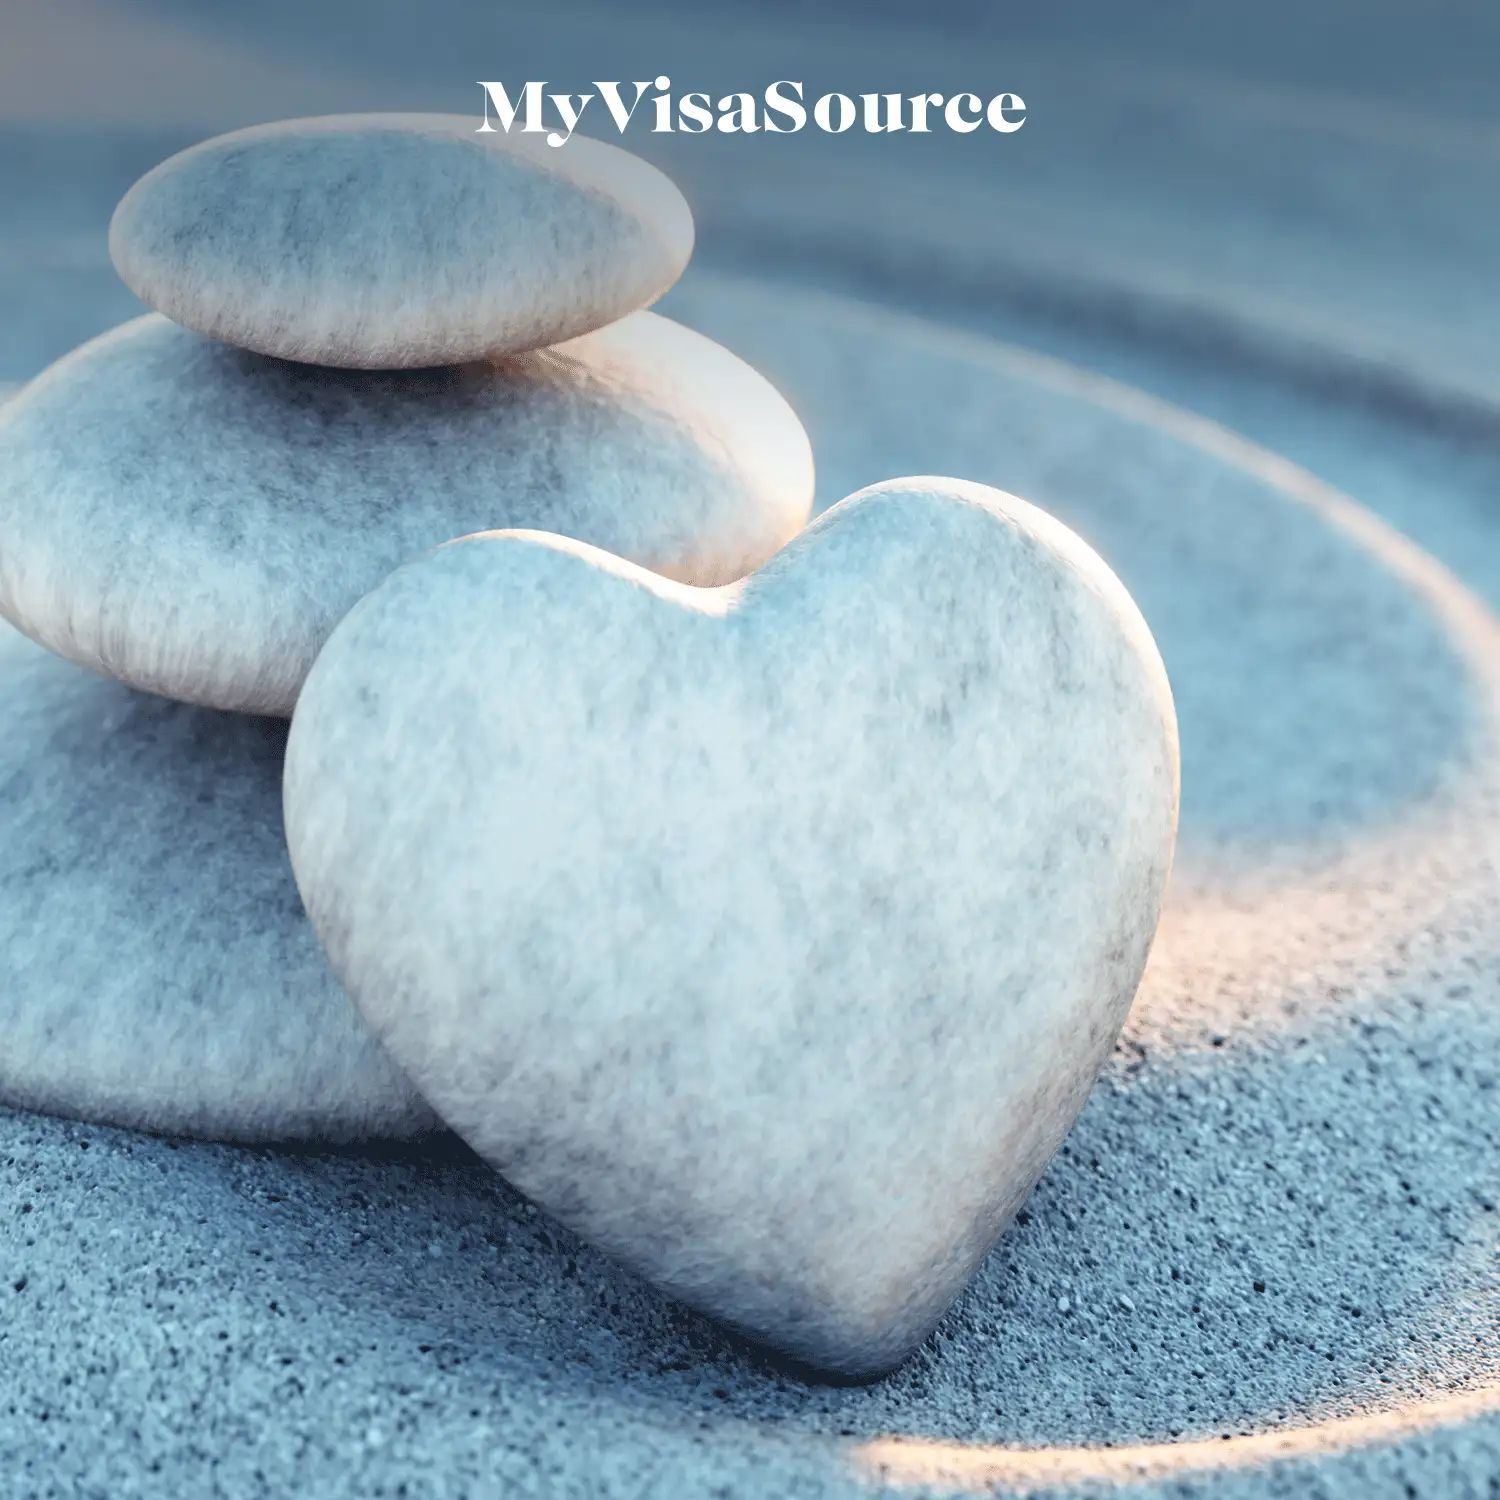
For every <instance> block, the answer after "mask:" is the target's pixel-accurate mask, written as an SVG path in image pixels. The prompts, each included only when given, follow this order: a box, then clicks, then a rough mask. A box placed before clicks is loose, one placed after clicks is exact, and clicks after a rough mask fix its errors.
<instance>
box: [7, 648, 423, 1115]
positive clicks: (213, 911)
mask: <svg viewBox="0 0 1500 1500" xmlns="http://www.w3.org/2000/svg"><path fill="white" fill-rule="evenodd" d="M0 723H3V725H4V731H3V733H0V828H3V830H4V831H3V835H0V1037H3V1039H4V1041H3V1045H0V1103H3V1104H8V1105H19V1106H22V1107H25V1108H29V1109H39V1110H45V1111H47V1112H49V1113H52V1114H62V1115H75V1116H77V1117H78V1118H80V1119H85V1120H92V1121H96V1122H102V1123H106V1124H113V1125H131V1126H136V1127H140V1128H144V1129H148V1130H159V1131H167V1132H170V1133H172V1134H174V1135H207V1136H220V1137H228V1138H231V1139H237V1140H292V1139H306V1138H311V1139H315V1140H319V1141H328V1140H353V1139H359V1138H361V1137H365V1136H371V1135H374V1136H392V1137H399V1136H410V1135H413V1134H416V1133H419V1132H421V1131H424V1130H431V1129H433V1128H435V1127H436V1124H437V1122H436V1120H435V1119H434V1118H433V1116H432V1114H431V1112H430V1111H429V1110H428V1108H427V1107H426V1105H424V1104H423V1103H422V1101H421V1099H420V1098H418V1097H417V1095H416V1094H415V1093H414V1092H413V1090H412V1088H411V1086H410V1084H408V1083H407V1081H406V1080H405V1079H404V1078H403V1077H402V1075H401V1072H400V1070H399V1069H398V1068H397V1067H396V1066H395V1064H394V1063H392V1062H391V1060H390V1058H389V1057H387V1056H386V1054H385V1053H384V1052H383V1051H382V1050H381V1049H380V1047H379V1046H378V1045H377V1044H376V1042H375V1041H374V1039H373V1038H372V1037H371V1036H370V1034H369V1032H368V1030H367V1029H366V1028H365V1026H364V1024H363V1023H362V1022H361V1021H360V1019H359V1016H358V1015H357V1014H356V1012H355V1010H354V1007H353V1006H352V1005H350V1003H349V1000H348V998H347V996H345V994H344V993H343V991H342V990H341V989H340V988H339V985H338V981H337V980H336V979H335V978H334V977H333V975H332V974H331V973H330V972H329V969H328V965H327V963H326V961H325V960H324V958H323V955H322V952H321V951H320V949H319V947H318V942H317V939H316V937H315V936H314V935H313V931H312V928H311V927H310V926H309V925H308V922H307V918H306V916H305V915H304V913H303V911H302V906H301V903H300V901H299V900H298V898H297V888H296V886H295V885H294V884H293V882H292V872H291V867H290V865H289V864H288V863H287V857H286V847H285V844H284V842H283V840H282V835H281V805H280V804H281V796H280V793H281V757H282V750H283V746H284V743H285V739H286V724H285V722H284V721H282V720H279V719H257V718H251V717H249V716H248V715H237V714H221V713H214V712H211V711H210V710H207V709H201V708H191V707H189V706H187V705H186V704H181V703H168V702H167V701H166V700H165V699H162V698H153V697H149V696H147V695H145V694H142V693H135V692H132V691H131V690H130V689H129V688H125V687H122V686H121V685H120V684H119V683H117V682H108V681H104V680H101V679H100V678H98V677H95V676H92V675H91V674H90V673H88V672H83V671H80V670H79V669H78V668H77V667H75V666H73V665H71V664H70V663H68V662H65V661H61V660H59V659H58V658H57V657H56V656H53V655H52V654H51V653H50V652H47V651H43V650H42V649H41V648H40V647H39V646H35V645H33V644H32V643H31V642H30V641H28V640H26V639H25V637H24V636H21V635H18V634H17V633H16V632H15V631H13V630H11V629H10V628H9V626H6V625H0Z"/></svg>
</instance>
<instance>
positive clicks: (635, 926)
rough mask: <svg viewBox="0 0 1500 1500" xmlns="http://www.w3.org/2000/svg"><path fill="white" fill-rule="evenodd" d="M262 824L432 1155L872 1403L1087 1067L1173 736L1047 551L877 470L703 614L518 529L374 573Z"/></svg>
mask: <svg viewBox="0 0 1500 1500" xmlns="http://www.w3.org/2000/svg"><path fill="white" fill-rule="evenodd" d="M495 661H501V662H504V664H505V668H504V672H503V675H501V676H495V675H493V673H492V669H491V666H490V664H491V663H492V662H495ZM481 681H483V682H487V684H488V687H487V690H486V691H485V692H484V693H482V694H479V693H476V691H475V684H476V683H477V682H481ZM286 813H287V839H288V844H289V846H290V849H291V854H292V864H293V868H294V869H295V871H296V873H297V882H298V886H299V888H300V889H301V891H302V894H303V899H304V901H305V902H306V904H307V909H308V912H309V914H310V915H311V917H312V921H313V925H314V927H315V928H316V929H317V931H318V934H319V936H320V937H321V938H322V939H323V941H324V944H325V946H326V947H327V949H328V952H329V956H330V958H331V959H332V962H333V965H334V968H335V970H336V972H337V973H338V974H339V975H340V977H341V978H342V979H343V980H344V982H345V985H346V986H347V988H348V989H349V993H350V994H351V996H353V997H354V998H355V1000H356V1001H357V1003H358V1005H359V1007H360V1009H361V1011H362V1012H363V1014H364V1015H365V1017H366V1018H367V1019H368V1020H369V1021H370V1023H371V1026H372V1027H373V1029H374V1030H375V1032H376V1033H377V1035H379V1037H380V1038H381V1040H382V1041H383V1042H384V1043H385V1044H386V1045H387V1046H388V1047H389V1048H390V1050H391V1052H392V1053H393V1055H394V1056H395V1057H396V1058H398V1059H399V1060H400V1062H401V1063H402V1065H403V1066H404V1067H405V1069H406V1070H407V1072H408V1074H409V1075H410V1076H411V1078H412V1079H413V1081H414V1082H415V1083H416V1084H417V1086H418V1088H419V1089H421V1091H422V1093H423V1094H424V1096H425V1097H426V1098H427V1099H428V1100H429V1101H430V1102H431V1103H432V1104H433V1106H434V1107H435V1108H436V1109H437V1110H438V1112H439V1113H440V1114H441V1115H442V1116H443V1118H444V1119H445V1120H447V1122H448V1123H449V1124H450V1125H452V1126H453V1127H454V1128H455V1129H456V1130H457V1131H458V1132H459V1134H460V1135H462V1136H463V1137H464V1139H465V1140H467V1141H468V1142H469V1143H470V1144H471V1145H473V1146H474V1147H475V1148H476V1149H477V1150H478V1151H479V1152H480V1153H481V1155H483V1156H484V1157H485V1158H486V1159H487V1160H489V1161H492V1162H493V1163H495V1165H496V1166H497V1167H498V1168H499V1169H500V1170H501V1171H502V1172H503V1173H504V1174H505V1176H506V1177H507V1178H508V1179H509V1180H510V1181H512V1182H513V1183H515V1184H516V1185H517V1186H518V1187H519V1188H521V1189H522V1190H523V1191H524V1192H525V1193H527V1194H528V1196H530V1197H531V1198H532V1199H533V1200H535V1201H536V1202H538V1203H539V1204H541V1205H542V1206H543V1207H544V1208H546V1209H548V1210H549V1211H550V1212H552V1213H553V1214H554V1215H555V1216H556V1217H557V1218H558V1219H560V1220H561V1221H562V1222H563V1223H565V1224H567V1225H569V1226H570V1227H572V1228H574V1229H576V1230H578V1231H579V1232H580V1233H581V1234H583V1236H584V1237H585V1238H587V1239H589V1240H591V1241H593V1242H595V1243H597V1244H599V1245H602V1246H603V1247H604V1248H606V1249H607V1250H608V1251H610V1252H611V1253H612V1254H614V1255H616V1256H617V1257H619V1258H620V1259H621V1260H622V1261H624V1262H625V1263H626V1264H627V1265H630V1266H631V1267H633V1268H634V1269H635V1270H636V1271H637V1272H639V1273H640V1274H641V1275H643V1276H645V1277H646V1278H647V1279H648V1280H650V1281H652V1282H654V1283H655V1284H657V1285H658V1286H661V1287H663V1288H665V1289H666V1290H668V1291H670V1292H671V1293H673V1294H674V1295H675V1296H678V1297H680V1298H682V1299H683V1300H685V1301H687V1302H689V1303H691V1304H692V1305H694V1306H696V1307H699V1308H701V1309H703V1310H705V1311H708V1312H710V1313H712V1314H714V1315H716V1316H718V1317H721V1318H724V1319H725V1320H727V1321H728V1322H730V1323H731V1324H733V1325H734V1326H736V1327H739V1328H741V1329H743V1330H745V1331H747V1332H749V1333H751V1334H753V1335H754V1336H756V1337H758V1338H761V1339H764V1340H766V1341H767V1342H768V1343H770V1344H771V1345H772V1346H773V1347H775V1348H777V1349H780V1350H782V1351H784V1352H786V1353H788V1354H791V1355H793V1356H794V1357H796V1358H798V1359H801V1360H803V1361H805V1362H807V1363H809V1364H811V1365H814V1366H816V1367H819V1368H823V1369H828V1370H831V1371H834V1372H836V1373H838V1374H841V1375H846V1376H852V1377H857V1378H868V1377H871V1376H874V1375H879V1374H883V1373H885V1372H886V1371H887V1370H889V1369H890V1368H891V1367H892V1366H893V1365H895V1364H897V1363H899V1361H900V1360H901V1359H903V1358H904V1357H905V1356H906V1355H907V1354H909V1353H910V1351H911V1350H912V1349H913V1348H914V1347H915V1346H916V1345H917V1344H918V1343H919V1342H920V1341H921V1340H922V1339H923V1338H924V1337H925V1336H926V1335H927V1333H928V1332H929V1331H930V1330H931V1328H932V1327H933V1325H934V1324H935V1323H936V1322H937V1320H938V1319H939V1318H940V1317H941V1316H942V1314H943V1313H944V1311H945V1310H946V1309H947V1307H948V1305H949V1304H950V1303H951V1302H952V1300H953V1299H954V1297H955V1296H957V1295H958V1293H959V1292H960V1291H961V1290H962V1288H963V1286H964V1283H965V1282H966V1281H967V1280H968V1279H969V1276H970V1275H971V1274H972V1273H973V1270H974V1268H975V1267H976V1266H977V1265H978V1263H979V1261H980V1260H981V1259H982V1258H983V1257H984V1255H985V1254H986V1253H987V1252H988V1250H989V1248H990V1246H991V1245H992V1244H993V1243H994V1240H995V1238H996V1236H997V1235H998V1234H999V1233H1000V1232H1001V1231H1002V1230H1003V1229H1004V1227H1005V1226H1006V1225H1007V1224H1008V1223H1009V1222H1010V1220H1011V1218H1012V1217H1013V1216H1014V1214H1015V1213H1016V1211H1017V1209H1018V1208H1019V1207H1020V1205H1021V1203H1022V1202H1023V1201H1024V1199H1025V1196H1026V1194H1027V1193H1028V1192H1029V1191H1030V1190H1031V1187H1032V1185H1033V1183H1034V1182H1035V1181H1036V1178H1037V1176H1038V1175H1039V1174H1040V1172H1041V1170H1042V1168H1043V1167H1044V1166H1045V1165H1046V1163H1047V1161H1048V1160H1049V1158H1050V1157H1051V1156H1052V1153H1053V1152H1054V1151H1055V1150H1056V1148H1057V1145H1058V1143H1059V1141H1060V1140H1061V1139H1062V1137H1063V1135H1064V1134H1065V1132H1066V1131H1067V1129H1068V1127H1069V1126H1070V1125H1071V1124H1072V1121H1073V1119H1074V1117H1075V1116H1076V1114H1077V1112H1078V1110H1079V1108H1080V1107H1081V1105H1082V1103H1083V1101H1084V1099H1085V1098H1086V1097H1087V1093H1088V1089H1089V1087H1090V1085H1091V1084H1092V1082H1093V1079H1094V1076H1095V1074H1096V1073H1097V1071H1098V1069H1099V1065H1100V1063H1101V1062H1102V1061H1103V1059H1104V1057H1105V1056H1106V1055H1107V1053H1108V1051H1109V1049H1110V1047H1111V1046H1112V1045H1113V1042H1114V1038H1115V1036H1116V1035H1117V1033H1118V1031H1119V1028H1120V1024H1121V1022H1122V1021H1123V1020H1124V1017H1125V1013H1126V1011H1127V1010H1128V1008H1129V1006H1130V1002H1131V999H1132V998H1133V996H1134V994H1135V989H1136V985H1137V983H1138V982H1139V979H1140V974H1141V970H1142V968H1143V966H1144V964H1145V960H1146V954H1147V952H1148V950H1149V947H1150V943H1151V938H1152V935H1153V934H1154V933H1155V931H1156V923H1157V917H1158V914H1159V911H1160V904H1161V896H1162V891H1163V889H1164V887H1165V884H1166V878H1167V872H1168V869H1169V868H1170V865H1171V852H1172V844H1173V837H1174V833H1175V829H1176V814H1177V730H1176V721H1175V718H1174V716H1173V711H1172V705H1171V693H1170V690H1169V688H1168V686H1167V681H1166V675H1165V673H1164V671H1163V670H1162V666H1161V661H1160V658H1159V657H1158V656H1157V653H1156V648H1155V645H1154V644H1153V642H1152V640H1151V637H1150V633H1149V632H1148V631H1147V629H1146V626H1145V623H1144V622H1143V621H1142V620H1141V618H1140V615H1139V613H1138V612H1137V611H1136V609H1135V607H1134V605H1133V604H1132V603H1131V602H1130V599H1129V597H1128V596H1127V595H1126V593H1125V591H1124V590H1123V589H1122V588H1121V587H1120V585H1119V584H1118V582H1117V581H1116V580H1115V579H1114V577H1113V576H1112V575H1111V574H1110V572H1109V570H1108V569H1107V568H1106V567H1105V566H1104V564H1103V563H1102V562H1100V560H1099V559H1098V557H1097V556H1096V555H1094V554H1093V553H1091V552H1090V551H1089V550H1088V549H1087V548H1086V547H1085V546H1084V545H1083V544H1082V543H1081V542H1079V541H1078V539H1077V538H1076V537H1074V536H1073V535H1072V534H1071V533H1069V532H1068V531H1066V530H1065V529H1064V528H1063V527H1061V526H1059V525H1057V523H1056V522H1054V521H1052V520H1051V518H1049V517H1047V516H1046V515H1045V514H1043V513H1042V512H1040V511H1037V510H1035V509H1034V508H1033V507H1031V506H1028V505H1026V504H1025V503H1024V502H1022V501H1018V500H1015V499H1014V498H1012V497H1009V496H1005V495H1002V494H1001V493H999V492H998V491H995V490H991V489H986V488H984V487H983V486H979V485H965V484H962V483H960V482H958V481H955V480H943V479H910V480H897V481H892V482H890V483H888V484H885V485H880V486H876V487H874V488H873V489H869V490H865V491H863V492H862V493H860V494H859V495H856V496H852V497H851V498H850V499H848V500H846V501H845V502H843V503H842V504H841V505H837V506H835V507H834V508H833V509H832V510H831V511H829V512H828V513H827V514H826V515H825V516H823V518H822V519H820V520H819V521H818V522H817V523H816V524H815V525H814V526H813V527H812V528H810V529H809V530H808V531H807V532H805V533H804V534H803V535H802V536H800V537H798V538H797V539H796V540H794V541H793V542H791V543H790V544H788V546H787V547H786V548H785V549H783V551H782V552H780V553H779V554H778V555H777V556H776V557H775V558H774V559H773V560H772V561H771V562H770V563H769V564H767V565H766V567H765V568H763V569H762V570H761V571H760V572H758V573H756V574H754V575H752V577H750V578H749V579H747V580H745V582H744V583H743V584H737V585H732V586H730V587H729V588H727V589H714V590H697V589H689V588H684V587H682V586H681V585H675V584H672V583H670V582H668V581H666V580H663V579H660V578H658V577H656V576H655V575H652V574H648V573H646V572H645V571H644V570H642V569H640V568H636V567H633V566H632V565H630V564H628V563H624V562H622V561H620V560H619V559H617V558H613V557H610V556H609V555H608V554H605V553H601V552H598V551H596V550H593V549H586V548H582V547H580V546H579V545H578V544H576V543H569V542H567V541H564V540H562V539H559V538H556V537H546V536H542V535H540V534H538V533H514V532H511V533H492V534H489V535H485V536H480V537H473V538H469V539H467V540H464V541H460V542H456V543H453V544H451V545H450V546H447V547H443V548H440V549H439V550H438V551H436V552H434V553H432V554H430V555H429V556H428V557H426V558H424V559H422V560H420V561H418V562H415V563H412V564H409V565H408V566H406V567H404V568H402V569H401V570H399V571H398V572H397V573H395V574H394V575H392V577H391V578H390V579H389V580H387V582H385V583H384V584H382V585H381V586H380V587H379V588H377V589H375V590H374V591H373V592H372V593H371V594H369V595H368V596H367V597H366V598H365V599H363V600H361V601H360V603H359V604H358V605H356V606H355V608H354V609H353V610H352V611H351V612H350V614H349V615H348V616H347V617H346V618H345V620H344V621H343V622H342V623H341V624H340V626H339V627H338V628H337V629H336V630H335V631H334V633H333V635H332V636H331V637H330V639H329V642H328V644H327V645H326V646H325V647H324V649H323V653H322V655H321V656H320V657H319V658H318V661H317V663H316V664H315V666H314V668H313V671H312V673H311V675H310V676H309V678H308V681H307V686H306V689H305V691H304V693H303V695H302V698H301V700H300V702H299V704H298V708H297V713H296V716H295V717H294V718H293V721H292V733H291V739H290V742H289V745H288V749H287V765H286ZM1062 933H1066V934H1067V940H1066V941H1065V942H1064V941H1059V937H1060V934H1062ZM898 1183H899V1184H900V1185H901V1187H900V1191H899V1192H896V1191H892V1188H893V1187H894V1185H895V1184H898Z"/></svg>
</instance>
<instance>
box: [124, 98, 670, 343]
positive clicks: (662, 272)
mask: <svg viewBox="0 0 1500 1500" xmlns="http://www.w3.org/2000/svg"><path fill="white" fill-rule="evenodd" d="M478 125H479V117H478V114H477V112H476V114H475V116H474V117H473V118H470V117H469V116H467V115H400V114H394V115H330V116H326V117H324V118H321V119H311V120H285V121H281V122H279V123H277V124H273V125H258V126H255V127H253V128H251V129H249V130H237V131H234V132H233V133H231V134H229V135H221V136H217V137H215V138H214V139H213V140H210V141H204V142H203V143H202V144H201V145H197V146H194V147H192V148H191V149H190V150H187V151H183V152H180V153H179V154H178V155H176V156H173V157H171V158H169V159H168V160H167V161H164V162H162V163H161V165H160V166H158V167H156V168H154V169H153V170H152V171H150V172H148V173H147V174H146V175H145V176H144V177H143V178H142V179H141V180H140V181H139V182H138V183H136V185H135V186H134V187H133V188H132V189H131V190H130V191H129V192H128V193H127V194H126V195H125V197H124V198H123V199H122V200H121V202H120V205H119V207H118V208H117V209H116V210H115V215H114V218H113V220H112V222H111V224H110V231H109V251H110V255H111V257H112V258H113V260H114V263H115V268H116V269H117V270H118V271H119V273H120V276H121V278H122V279H123V280H124V282H125V284H126V285H127V286H128V287H129V288H130V289H131V291H133V292H134V293H135V294H136V295H137V296H138V297H140V298H141V300H142V301H143V302H145V303H146V304H147V305H148V306H150V307H154V308H155V309H156V310H157V311H158V312H163V313H166V314H167V316H168V317H170V318H173V319H175V320H176V321H177V322H179V323H182V324H184V325H185V326H186V327H188V328H195V329H197V330H198V332H200V333H206V334H210V335H212V336H213V337H214V338H220V339H225V340H227V341H228V342H229V343H232V344H239V345H241V346H242V347H244V348H246V349H254V350H257V351H258V352H260V353H261V354H274V355H278V356H280V357H281V358H283V359H299V360H308V361H311V362H313V363H316V364H324V365H340V366H345V367H349V368H353V369H364V370H378V369H412V368H415V367H419V366H430V365H446V364H457V363H460V362H462V361H466V360H474V359H483V358H487V357H491V356H494V355H499V354H512V353H516V352H518V351H520V350H525V349H538V348H542V347H544V346H545V345H549V344H559V343H562V342H563V341H564V340H565V339H570V338H573V337H575V336H577V335H578V334H581V333H588V332H589V331H591V330H592V329H595V328H602V327H603V326H604V325H605V324H606V323H612V322H614V321H615V320H616V319H617V318H622V317H624V316H625V315H626V314H627V313H632V312H635V311H637V310H638V309H639V308H642V307H645V306H647V305H648V304H649V303H651V302H654V301H655V300H656V299H657V298H658V297H659V296H661V294H662V293H663V292H665V291H666V290H667V288H668V287H670V286H671V285H672V283H673V282H674V281H676V280H677V278H678V277H679V276H680V275H681V274H682V270H683V267H684V266H686V265H687V262H688V257H689V256H690V255H691V254H692V248H693V220H692V215H691V214H690V213H689V211H688V206H687V204H686V203H685V202H684V201H683V198H682V194H681V193H679V192H678V191H677V188H676V187H675V186H674V185H673V184H672V183H671V181H670V180H669V179H668V178H666V177H665V176H663V175H662V173H660V172H659V171H657V169H656V168H655V167H653V166H651V165H649V164H648V163H647V162H644V161H642V160H641V159H640V158H639V157H637V156H632V155H631V154H630V153H629V152H628V151H623V150H621V149H620V148H619V147H618V146H610V145H606V144H605V143H604V142H602V141H595V140H589V139H586V138H585V137H583V136H574V137H572V139H570V140H569V141H568V142H567V143H566V144H565V145H563V146H559V147H551V146H548V145H547V144H546V143H545V140H544V139H543V138H541V137H538V136H525V135H520V134H515V135H510V134H505V133H502V132H500V131H499V130H495V131H493V132H492V133H490V134H479V133H477V129H478Z"/></svg>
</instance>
